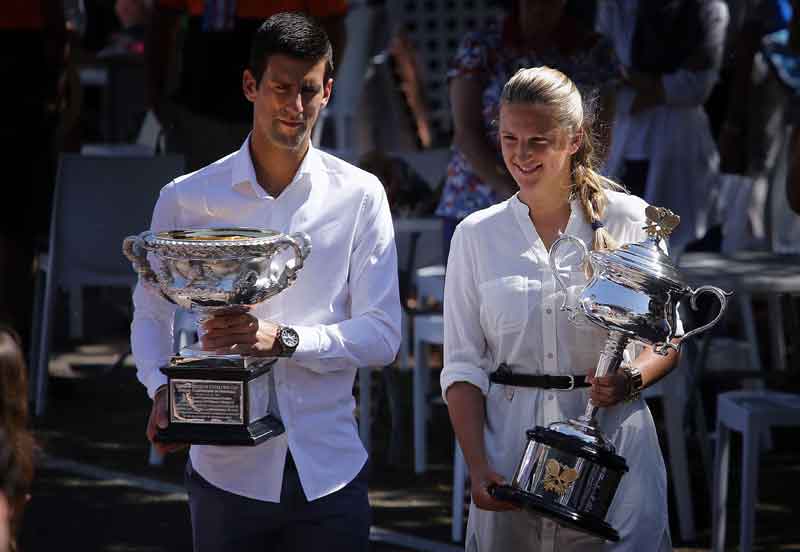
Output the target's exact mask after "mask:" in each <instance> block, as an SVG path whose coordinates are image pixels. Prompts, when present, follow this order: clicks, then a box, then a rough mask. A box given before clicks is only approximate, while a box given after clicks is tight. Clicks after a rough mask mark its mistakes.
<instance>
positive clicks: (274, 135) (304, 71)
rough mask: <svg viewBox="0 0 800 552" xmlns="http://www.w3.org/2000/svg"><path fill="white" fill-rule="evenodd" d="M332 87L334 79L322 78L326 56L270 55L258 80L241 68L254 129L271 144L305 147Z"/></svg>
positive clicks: (281, 146) (282, 146)
mask: <svg viewBox="0 0 800 552" xmlns="http://www.w3.org/2000/svg"><path fill="white" fill-rule="evenodd" d="M332 87H333V79H328V81H327V82H325V60H320V61H317V62H313V61H307V60H302V59H297V58H293V57H290V56H286V55H283V54H273V55H271V56H270V57H269V59H268V60H267V66H266V68H265V69H264V74H263V75H262V77H261V82H260V83H257V82H256V81H255V77H254V76H253V74H252V73H251V72H250V70H245V72H244V77H243V88H244V95H245V97H246V98H247V99H248V100H249V101H250V102H251V103H252V104H253V132H254V133H258V134H259V139H261V140H263V141H264V142H265V143H269V144H271V145H273V146H277V147H280V148H286V149H298V148H301V147H304V146H305V144H306V143H307V141H308V139H309V137H310V135H311V129H313V128H314V123H316V121H317V118H318V117H319V113H320V110H321V109H322V108H323V107H325V106H326V105H327V104H328V99H329V98H330V95H331V89H332Z"/></svg>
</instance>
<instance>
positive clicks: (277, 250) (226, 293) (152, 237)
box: [122, 228, 311, 316]
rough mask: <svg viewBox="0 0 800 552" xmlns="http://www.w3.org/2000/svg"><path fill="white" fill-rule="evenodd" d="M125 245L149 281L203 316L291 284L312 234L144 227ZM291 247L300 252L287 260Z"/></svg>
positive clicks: (263, 297) (253, 300) (258, 299)
mask: <svg viewBox="0 0 800 552" xmlns="http://www.w3.org/2000/svg"><path fill="white" fill-rule="evenodd" d="M122 247H123V252H124V254H125V256H126V257H128V259H130V261H131V263H132V264H133V266H134V268H135V269H136V271H137V272H138V273H139V275H140V276H141V277H142V281H143V283H144V284H145V285H150V286H152V287H156V288H158V290H159V291H160V292H161V293H162V294H163V295H164V296H166V297H167V299H169V300H170V301H172V302H173V303H175V304H177V305H178V306H180V307H182V308H184V309H187V310H192V311H196V312H199V313H201V316H202V315H210V314H214V313H215V312H220V311H222V312H225V311H231V310H236V308H237V307H242V306H250V305H255V304H257V303H260V302H262V301H265V300H266V299H269V298H270V297H272V296H273V295H276V294H278V293H280V292H281V291H283V290H284V289H286V288H287V287H289V286H290V285H291V284H292V283H293V282H294V281H295V279H296V278H297V272H298V271H299V270H300V269H301V268H303V261H304V260H305V258H306V257H308V254H309V253H310V251H311V240H310V239H309V237H308V235H307V234H304V233H296V234H290V235H287V234H281V233H280V232H275V231H273V230H257V229H253V228H208V229H196V230H169V231H166V232H143V233H142V234H139V235H138V236H130V237H128V238H125V241H124V242H123V246H122ZM286 250H292V251H293V253H294V256H293V258H291V259H289V260H288V261H285V262H281V257H283V255H281V253H282V252H284V251H286ZM147 253H152V254H153V257H154V258H155V260H156V263H155V265H156V266H153V267H151V264H150V263H149V262H148V259H147Z"/></svg>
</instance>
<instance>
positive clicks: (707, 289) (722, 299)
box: [653, 286, 733, 355]
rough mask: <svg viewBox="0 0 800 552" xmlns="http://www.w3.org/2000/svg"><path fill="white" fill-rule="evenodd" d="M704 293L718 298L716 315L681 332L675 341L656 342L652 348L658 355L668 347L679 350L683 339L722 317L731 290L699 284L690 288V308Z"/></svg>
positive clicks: (662, 353) (708, 326)
mask: <svg viewBox="0 0 800 552" xmlns="http://www.w3.org/2000/svg"><path fill="white" fill-rule="evenodd" d="M704 293H710V294H712V295H714V296H715V297H716V298H717V299H718V300H719V312H718V313H717V316H715V317H714V319H713V320H712V321H711V322H709V323H707V324H704V325H703V326H700V327H699V328H695V329H693V330H691V331H689V332H687V333H685V334H683V336H682V337H680V338H678V342H677V343H658V344H657V345H655V346H654V347H653V350H654V351H655V352H656V353H658V354H660V355H666V354H667V352H668V351H669V350H670V349H672V350H674V351H679V350H680V346H681V343H683V341H684V340H685V339H688V338H690V337H692V336H693V335H697V334H699V333H702V332H704V331H706V330H708V329H710V328H712V327H713V326H715V325H716V324H717V322H719V320H720V318H722V316H723V315H724V314H725V311H726V310H727V309H728V297H730V296H731V295H733V292H730V291H723V290H721V289H720V288H718V287H715V286H700V287H699V288H697V289H691V288H690V289H689V295H690V296H691V300H690V301H689V304H690V305H691V307H692V310H697V298H698V297H699V296H700V295H702V294H704Z"/></svg>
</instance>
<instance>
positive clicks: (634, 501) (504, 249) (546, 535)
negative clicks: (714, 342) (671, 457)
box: [441, 192, 682, 552]
mask: <svg viewBox="0 0 800 552" xmlns="http://www.w3.org/2000/svg"><path fill="white" fill-rule="evenodd" d="M607 194H608V197H609V205H608V208H607V210H606V215H605V220H604V223H605V228H606V229H607V230H608V231H609V232H610V233H611V235H612V236H613V237H614V238H615V239H616V240H618V241H619V243H620V244H625V243H631V242H639V241H642V240H643V239H645V237H646V236H645V233H644V231H643V226H644V221H645V214H644V210H645V207H646V204H645V202H644V201H643V200H641V199H639V198H637V197H635V196H629V195H627V194H622V193H619V192H607ZM570 206H571V211H572V212H571V214H570V217H569V222H568V223H567V226H566V229H565V230H564V234H568V235H571V236H576V237H578V238H580V239H581V240H583V241H584V243H586V244H587V245H588V246H589V247H591V240H592V237H593V231H592V229H591V227H590V225H589V224H588V223H587V221H586V219H585V217H584V216H583V211H582V210H581V207H580V204H579V203H578V202H576V201H573V202H571V204H570ZM558 256H559V259H560V261H559V263H558V265H559V268H560V271H559V272H560V273H561V274H562V275H563V277H564V278H565V279H566V280H567V285H568V290H569V293H568V298H567V299H568V302H569V303H570V304H572V305H573V306H574V305H575V303H576V298H577V295H578V294H579V293H580V291H581V289H582V288H583V287H584V286H585V285H586V283H587V280H586V275H585V273H584V271H583V270H582V269H581V267H580V266H579V264H578V262H577V261H578V260H579V259H578V250H577V248H575V247H574V246H572V247H570V246H564V247H563V248H562V249H560V251H559V253H558ZM563 300H564V293H563V292H561V291H559V288H558V287H557V284H556V281H555V278H554V275H553V272H552V271H551V270H550V265H549V263H548V253H547V250H546V249H545V247H544V244H543V242H542V240H541V239H540V238H539V236H538V234H537V233H536V229H535V227H534V225H533V224H532V223H531V220H530V218H529V214H528V207H527V206H526V205H525V204H523V203H522V202H521V201H520V200H519V199H518V197H517V195H514V196H513V197H511V198H510V199H509V200H507V201H505V202H503V203H500V204H498V205H495V206H492V207H489V208H488V209H484V210H483V211H478V212H477V213H474V214H472V215H470V216H469V217H467V218H466V219H465V220H464V221H463V222H462V223H461V224H459V225H458V227H457V228H456V231H455V234H454V236H453V241H452V244H451V246H450V256H449V260H448V264H447V277H446V280H445V297H444V369H443V370H442V374H441V387H442V392H443V394H445V395H446V393H447V389H448V387H449V386H450V385H452V384H453V383H455V382H459V381H464V382H468V383H471V384H473V385H475V386H476V387H478V388H479V389H480V390H481V391H482V392H483V394H484V395H485V397H486V419H485V425H484V441H485V444H486V452H487V456H488V460H489V465H490V467H491V468H492V469H493V470H494V471H496V472H497V473H500V474H501V475H503V476H504V477H505V478H506V480H508V481H511V479H512V476H513V474H514V471H515V469H516V467H517V464H518V462H519V460H520V459H521V457H522V453H523V451H524V449H525V446H526V444H527V438H526V436H525V431H526V430H528V429H531V428H533V427H534V426H547V425H548V424H550V423H552V422H556V421H561V420H567V419H570V418H575V417H577V416H579V415H581V414H583V413H584V411H585V408H586V404H587V401H588V398H589V391H588V388H584V389H576V390H572V391H557V390H547V389H540V388H520V387H510V386H503V385H497V384H490V382H489V374H490V373H491V372H493V371H494V370H495V369H496V368H497V366H498V365H499V364H500V363H501V362H505V363H506V364H508V365H509V367H511V369H512V370H513V371H514V372H515V373H521V374H553V375H567V374H573V375H581V374H587V373H589V372H593V371H594V368H595V366H596V364H597V361H598V359H599V356H600V352H601V351H602V349H603V344H604V342H605V339H606V336H607V333H606V331H605V330H604V329H602V328H599V327H597V326H595V325H593V324H591V323H590V322H588V320H586V319H585V318H583V319H582V320H581V319H580V318H578V322H579V324H578V325H576V324H575V323H573V322H570V321H569V319H568V313H566V312H562V311H560V310H559V309H560V307H561V304H562V302H563ZM678 329H679V332H680V333H682V327H679V328H678ZM634 349H637V350H638V349H639V346H638V345H637V346H634V345H632V346H630V347H629V348H628V350H627V351H626V352H625V355H626V358H627V359H628V360H630V359H631V357H632V356H633V354H635V352H636V351H635V350H634ZM598 421H599V423H600V429H601V431H603V433H604V434H605V435H606V436H607V437H608V438H609V439H610V440H611V441H612V442H613V443H614V444H615V446H616V447H617V453H618V454H621V455H622V456H623V457H625V459H626V461H627V463H628V466H629V467H630V472H628V473H627V474H626V475H625V476H624V477H623V478H622V482H621V484H620V486H619V488H618V490H617V494H616V497H615V499H614V501H613V503H612V505H611V508H610V510H609V513H608V516H607V518H606V520H607V521H608V522H609V523H610V524H611V525H612V526H613V527H614V528H615V529H617V530H618V531H619V533H620V535H621V537H622V540H621V541H620V542H619V543H617V544H616V545H614V546H613V547H612V545H610V544H602V541H600V540H599V539H597V538H594V537H586V536H583V535H582V534H580V533H577V532H575V531H572V530H568V529H564V528H561V527H559V526H558V525H556V524H555V523H553V522H550V521H548V520H545V519H544V518H537V517H533V516H530V515H529V514H526V513H524V512H500V513H498V512H488V511H485V510H479V509H477V508H475V505H474V504H473V505H472V506H471V507H470V513H469V523H468V526H467V541H466V542H467V547H466V549H467V550H468V551H475V550H480V551H490V550H503V551H516V550H519V551H523V550H542V551H552V550H595V549H597V550H610V549H613V550H626V551H631V552H634V551H637V552H638V551H641V550H652V551H656V552H659V551H661V550H662V549H663V550H671V548H670V537H669V525H668V520H667V481H666V472H665V468H664V461H663V459H662V457H661V450H660V448H659V444H658V437H657V435H656V430H655V426H654V424H653V419H652V417H651V415H650V411H649V410H648V408H647V405H646V404H645V402H644V401H643V400H641V399H639V400H636V401H632V402H626V403H622V404H619V405H616V406H614V407H612V408H603V409H600V411H599V413H598Z"/></svg>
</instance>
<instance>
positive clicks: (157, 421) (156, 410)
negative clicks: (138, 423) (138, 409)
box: [147, 385, 189, 454]
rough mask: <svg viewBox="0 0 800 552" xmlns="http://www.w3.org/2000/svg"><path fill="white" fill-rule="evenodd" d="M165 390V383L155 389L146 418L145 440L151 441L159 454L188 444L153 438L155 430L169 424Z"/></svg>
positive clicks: (179, 448)
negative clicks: (148, 415) (160, 440)
mask: <svg viewBox="0 0 800 552" xmlns="http://www.w3.org/2000/svg"><path fill="white" fill-rule="evenodd" d="M167 391H168V390H167V386H166V385H164V386H162V387H160V388H159V389H158V391H156V395H155V397H153V407H152V408H151V409H150V419H149V420H147V440H148V441H150V442H151V443H153V445H154V446H155V447H156V450H157V451H158V452H160V453H161V454H169V453H170V452H175V451H176V450H181V449H183V448H186V447H187V446H189V445H187V444H186V443H160V442H158V441H156V440H155V438H156V432H157V431H158V430H159V429H166V427H167V426H168V425H169V414H168V413H167V402H168V401H167Z"/></svg>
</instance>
